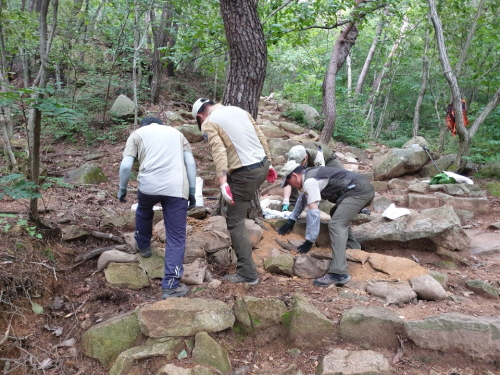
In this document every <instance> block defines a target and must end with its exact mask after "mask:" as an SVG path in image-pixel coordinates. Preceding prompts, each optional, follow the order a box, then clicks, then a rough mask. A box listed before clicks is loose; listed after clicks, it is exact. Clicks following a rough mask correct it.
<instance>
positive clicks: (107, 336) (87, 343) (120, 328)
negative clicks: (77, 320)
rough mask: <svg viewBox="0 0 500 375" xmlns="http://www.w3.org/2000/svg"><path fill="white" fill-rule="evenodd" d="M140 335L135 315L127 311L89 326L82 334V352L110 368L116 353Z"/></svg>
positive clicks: (130, 344)
mask: <svg viewBox="0 0 500 375" xmlns="http://www.w3.org/2000/svg"><path fill="white" fill-rule="evenodd" d="M139 337H141V330H140V328H139V322H138V320H137V315H136V313H135V311H134V312H129V313H126V314H122V315H117V316H114V317H112V318H110V319H108V320H106V321H104V322H102V323H99V324H97V325H95V326H93V327H91V328H90V329H89V330H88V331H86V332H85V333H84V334H83V335H82V341H81V343H82V348H83V352H84V353H85V354H86V355H87V356H89V357H92V358H95V359H97V360H98V361H99V362H101V364H102V365H103V366H104V368H110V367H111V365H112V364H113V362H114V361H115V359H116V358H117V357H118V355H119V354H120V353H121V352H123V351H124V350H126V349H129V348H131V347H133V346H134V344H135V343H136V341H137V339H138V338H139Z"/></svg>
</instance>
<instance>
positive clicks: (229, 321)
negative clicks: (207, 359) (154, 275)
mask: <svg viewBox="0 0 500 375" xmlns="http://www.w3.org/2000/svg"><path fill="white" fill-rule="evenodd" d="M137 316H138V319H139V325H140V327H141V331H142V332H143V333H144V334H145V335H146V336H149V337H153V338H160V337H168V336H171V337H179V336H194V335H196V334H197V333H198V332H219V331H222V330H225V329H227V328H230V327H232V326H233V324H234V320H235V318H234V314H233V312H232V310H231V308H230V307H229V306H228V305H226V304H225V303H224V302H222V301H218V300H207V299H202V298H171V299H167V300H164V301H159V302H156V303H153V304H151V305H147V306H144V307H142V308H141V309H140V310H139V312H138V314H137Z"/></svg>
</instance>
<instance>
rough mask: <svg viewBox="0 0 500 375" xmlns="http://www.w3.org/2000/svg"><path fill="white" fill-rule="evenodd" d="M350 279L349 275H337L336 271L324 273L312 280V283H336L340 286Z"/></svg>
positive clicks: (325, 284) (318, 284)
mask: <svg viewBox="0 0 500 375" xmlns="http://www.w3.org/2000/svg"><path fill="white" fill-rule="evenodd" d="M349 281H351V276H349V275H347V274H346V275H339V274H338V273H325V274H324V275H323V276H322V277H320V278H319V279H315V280H314V283H313V284H314V285H316V286H328V285H332V284H334V285H336V286H342V285H344V284H346V283H348V282H349Z"/></svg>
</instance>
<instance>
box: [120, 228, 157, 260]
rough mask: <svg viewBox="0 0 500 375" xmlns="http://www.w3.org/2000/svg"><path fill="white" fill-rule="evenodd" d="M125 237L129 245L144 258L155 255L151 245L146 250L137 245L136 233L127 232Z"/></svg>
mask: <svg viewBox="0 0 500 375" xmlns="http://www.w3.org/2000/svg"><path fill="white" fill-rule="evenodd" d="M124 238H125V243H126V244H127V245H128V247H130V249H131V250H132V251H134V252H136V253H139V254H141V256H142V257H143V258H149V257H150V256H151V255H153V252H152V251H151V246H149V247H148V248H147V249H144V250H141V249H139V246H137V240H136V239H135V235H132V234H131V233H127V234H125V236H124Z"/></svg>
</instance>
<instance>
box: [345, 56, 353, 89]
mask: <svg viewBox="0 0 500 375" xmlns="http://www.w3.org/2000/svg"><path fill="white" fill-rule="evenodd" d="M346 68H347V97H351V91H352V69H351V55H350V54H349V55H347V58H346Z"/></svg>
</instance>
